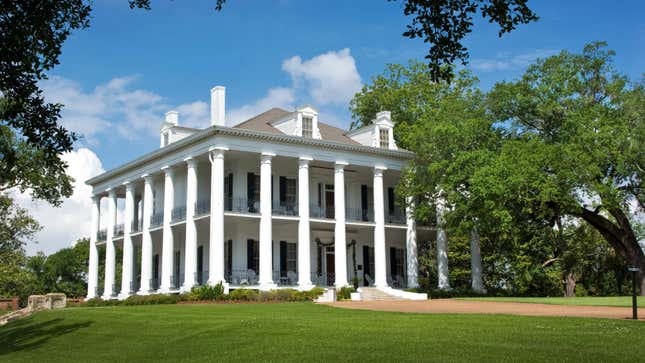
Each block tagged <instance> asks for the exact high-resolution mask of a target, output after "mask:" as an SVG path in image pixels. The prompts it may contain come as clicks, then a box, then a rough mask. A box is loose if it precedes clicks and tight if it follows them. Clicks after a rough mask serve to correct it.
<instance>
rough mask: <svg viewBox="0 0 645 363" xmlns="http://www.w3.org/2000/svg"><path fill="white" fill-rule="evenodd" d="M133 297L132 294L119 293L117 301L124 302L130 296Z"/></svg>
mask: <svg viewBox="0 0 645 363" xmlns="http://www.w3.org/2000/svg"><path fill="white" fill-rule="evenodd" d="M132 295H134V294H133V293H132V292H121V293H120V294H119V295H118V296H117V299H119V300H125V299H127V298H129V297H130V296H132Z"/></svg>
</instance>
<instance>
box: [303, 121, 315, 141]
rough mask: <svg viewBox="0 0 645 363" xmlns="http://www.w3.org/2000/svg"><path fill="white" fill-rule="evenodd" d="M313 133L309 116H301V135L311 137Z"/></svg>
mask: <svg viewBox="0 0 645 363" xmlns="http://www.w3.org/2000/svg"><path fill="white" fill-rule="evenodd" d="M313 135H314V125H313V119H312V118H311V117H303V118H302V137H306V138H308V139H311V138H312V137H313Z"/></svg>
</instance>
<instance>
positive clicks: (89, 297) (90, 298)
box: [83, 295, 98, 301]
mask: <svg viewBox="0 0 645 363" xmlns="http://www.w3.org/2000/svg"><path fill="white" fill-rule="evenodd" d="M97 297H98V296H96V295H87V296H86V297H85V299H83V300H84V301H87V300H92V299H96V298H97Z"/></svg>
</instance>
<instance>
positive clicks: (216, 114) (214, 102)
mask: <svg viewBox="0 0 645 363" xmlns="http://www.w3.org/2000/svg"><path fill="white" fill-rule="evenodd" d="M225 105H226V87H224V86H215V87H213V88H212V89H211V126H213V125H214V126H225V124H226V122H225V114H226V109H225V107H226V106H225Z"/></svg>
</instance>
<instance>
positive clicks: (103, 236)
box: [96, 229, 107, 242]
mask: <svg viewBox="0 0 645 363" xmlns="http://www.w3.org/2000/svg"><path fill="white" fill-rule="evenodd" d="M96 240H97V241H101V242H104V241H105V240H107V229H101V230H99V231H98V233H96Z"/></svg>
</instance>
